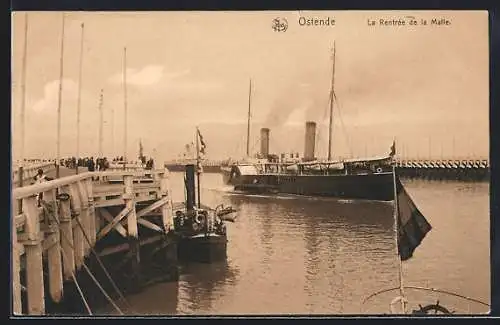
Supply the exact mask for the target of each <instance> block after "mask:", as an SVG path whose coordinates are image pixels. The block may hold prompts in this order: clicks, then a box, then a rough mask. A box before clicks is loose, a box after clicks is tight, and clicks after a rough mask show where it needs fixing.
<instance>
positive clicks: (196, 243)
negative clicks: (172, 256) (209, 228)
mask: <svg viewBox="0 0 500 325" xmlns="http://www.w3.org/2000/svg"><path fill="white" fill-rule="evenodd" d="M177 249H178V251H177V252H178V257H179V259H180V260H184V261H194V262H202V263H210V262H216V261H221V260H224V259H226V257H227V237H226V236H225V235H216V234H212V233H210V234H207V235H205V234H199V235H195V236H181V237H180V239H179V242H178V244H177Z"/></svg>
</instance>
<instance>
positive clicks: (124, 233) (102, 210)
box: [99, 208, 127, 237]
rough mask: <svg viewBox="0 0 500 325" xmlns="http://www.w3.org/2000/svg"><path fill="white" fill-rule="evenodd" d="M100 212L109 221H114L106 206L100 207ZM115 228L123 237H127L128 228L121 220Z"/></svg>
mask: <svg viewBox="0 0 500 325" xmlns="http://www.w3.org/2000/svg"><path fill="white" fill-rule="evenodd" d="M99 213H100V214H101V216H102V217H103V218H104V219H106V220H107V221H108V222H109V223H111V222H113V216H112V215H111V213H109V211H108V210H106V209H105V208H100V209H99ZM113 229H115V230H116V231H118V232H119V233H120V235H122V236H123V237H127V230H126V229H125V228H124V227H123V226H122V225H121V224H120V223H119V222H118V223H117V224H116V226H115V227H114V228H113Z"/></svg>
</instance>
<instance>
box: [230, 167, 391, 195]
mask: <svg viewBox="0 0 500 325" xmlns="http://www.w3.org/2000/svg"><path fill="white" fill-rule="evenodd" d="M222 174H223V180H224V182H225V184H227V185H233V186H234V189H235V190H237V191H244V192H248V193H285V194H295V195H307V196H325V197H338V198H344V199H361V200H375V201H392V200H393V198H394V187H393V176H392V173H391V172H383V173H371V174H368V173H367V174H358V175H280V174H259V175H238V176H235V175H234V174H233V175H232V174H231V172H230V171H229V170H222Z"/></svg>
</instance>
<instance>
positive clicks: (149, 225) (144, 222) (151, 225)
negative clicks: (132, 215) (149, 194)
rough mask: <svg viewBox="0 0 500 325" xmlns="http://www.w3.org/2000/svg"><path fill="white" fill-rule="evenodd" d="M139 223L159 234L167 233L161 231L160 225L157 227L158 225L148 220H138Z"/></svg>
mask: <svg viewBox="0 0 500 325" xmlns="http://www.w3.org/2000/svg"><path fill="white" fill-rule="evenodd" d="M137 223H140V224H141V225H143V226H144V227H147V228H149V229H151V230H154V231H158V232H161V233H165V231H164V230H163V229H161V227H159V226H158V225H156V224H154V223H152V222H151V221H148V220H146V219H138V220H137Z"/></svg>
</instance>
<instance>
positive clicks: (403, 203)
mask: <svg viewBox="0 0 500 325" xmlns="http://www.w3.org/2000/svg"><path fill="white" fill-rule="evenodd" d="M394 177H395V178H396V180H395V181H396V191H397V205H398V206H397V216H396V222H397V228H398V252H399V256H400V257H401V260H402V261H406V260H408V259H409V258H411V257H412V256H413V252H414V251H415V249H416V248H417V247H418V246H419V245H420V243H421V242H422V240H423V239H424V237H425V235H426V234H427V233H428V232H429V231H430V230H431V229H432V227H431V225H430V224H429V222H428V221H427V220H426V219H425V217H424V215H423V214H422V213H421V212H420V211H419V210H418V208H417V207H416V205H415V203H413V201H412V199H411V198H410V196H409V195H408V193H406V190H405V188H404V187H403V184H401V181H400V180H399V177H397V176H396V175H394Z"/></svg>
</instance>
